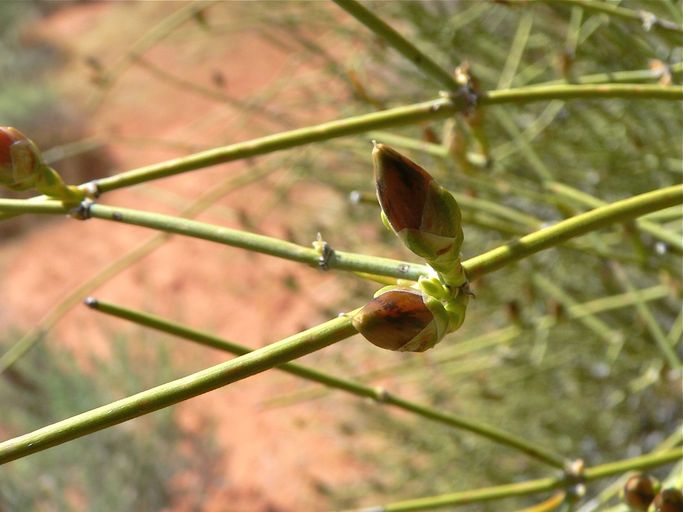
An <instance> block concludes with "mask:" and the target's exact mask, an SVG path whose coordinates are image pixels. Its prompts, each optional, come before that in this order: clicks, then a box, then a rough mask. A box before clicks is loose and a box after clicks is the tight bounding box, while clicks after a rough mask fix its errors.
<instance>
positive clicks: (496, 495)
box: [365, 448, 683, 512]
mask: <svg viewBox="0 0 683 512" xmlns="http://www.w3.org/2000/svg"><path fill="white" fill-rule="evenodd" d="M682 458H683V449H681V448H675V449H672V450H667V451H664V452H657V453H653V454H649V455H642V456H640V457H634V458H632V459H625V460H621V461H618V462H612V463H608V464H601V465H599V466H595V467H593V468H588V469H586V470H585V472H584V474H583V478H582V481H585V482H590V481H593V480H600V479H602V478H607V477H610V476H612V475H618V474H620V473H624V472H626V471H637V470H641V471H642V470H646V469H650V468H655V467H659V466H663V465H665V464H671V463H673V462H676V461H678V460H681V459H682ZM571 484H572V481H571V480H568V479H567V477H565V476H562V477H557V478H541V479H538V480H529V481H527V482H520V483H515V484H508V485H499V486H496V487H484V488H481V489H476V490H473V491H464V492H454V493H450V494H442V495H440V496H430V497H428V498H419V499H414V500H406V501H399V502H395V503H390V504H388V505H383V506H378V507H374V508H372V509H365V510H377V512H409V511H415V510H432V509H436V508H442V507H453V506H458V505H468V504H471V503H481V502H484V501H492V500H498V499H503V498H513V497H515V496H528V495H531V494H539V493H542V492H547V491H551V490H553V489H557V488H560V487H564V486H567V485H571Z"/></svg>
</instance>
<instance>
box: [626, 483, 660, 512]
mask: <svg viewBox="0 0 683 512" xmlns="http://www.w3.org/2000/svg"><path fill="white" fill-rule="evenodd" d="M655 494H657V492H656V491H655V484H654V481H653V480H652V478H650V477H649V476H648V475H633V476H632V477H631V478H629V479H628V480H627V481H626V483H625V484H624V501H625V502H626V504H627V505H628V506H629V507H631V508H632V509H634V510H637V511H642V512H646V511H647V509H648V507H649V506H650V503H652V500H654V498H655Z"/></svg>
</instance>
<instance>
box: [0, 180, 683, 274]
mask: <svg viewBox="0 0 683 512" xmlns="http://www.w3.org/2000/svg"><path fill="white" fill-rule="evenodd" d="M682 202H683V185H674V186H672V187H667V188H662V189H659V190H655V191H652V192H646V193H644V194H640V195H637V196H634V197H631V198H628V199H624V200H621V201H617V202H615V203H611V204H608V205H606V206H601V207H600V208H596V209H594V210H591V211H589V212H586V213H582V214H580V215H576V216H574V217H571V218H569V219H566V220H563V221H561V222H558V223H557V224H555V225H554V226H552V227H549V228H545V229H541V230H539V231H536V232H534V233H531V234H529V235H526V236H524V237H522V238H520V239H519V240H516V241H514V242H511V243H509V244H506V245H503V246H500V247H497V248H496V249H493V250H491V251H488V252H485V253H484V254H480V255H479V256H475V257H474V258H470V259H469V260H467V261H465V262H463V267H464V268H465V271H466V272H467V274H468V276H469V277H470V279H473V278H476V277H478V276H480V275H483V274H487V273H489V272H493V271H495V270H498V269H500V268H501V267H504V266H505V265H509V264H510V263H512V262H515V261H517V260H520V259H523V258H526V257H528V256H531V255H532V254H535V253H537V252H539V251H542V250H545V249H548V248H550V247H553V246H555V245H559V244H561V243H563V242H566V241H567V240H569V239H571V238H574V237H577V236H581V235H584V234H586V233H589V232H591V231H594V230H596V229H599V228H602V227H605V226H608V225H610V224H612V223H615V222H624V221H627V220H631V219H633V218H634V217H638V216H640V215H644V214H646V213H650V212H653V211H656V210H661V209H663V208H668V207H670V206H674V205H677V204H681V203H682ZM0 211H9V212H22V213H42V214H49V213H52V214H56V213H66V212H67V211H68V208H67V207H65V206H64V205H63V204H62V203H61V202H59V201H43V202H34V201H30V200H18V199H0ZM90 214H91V216H92V217H96V218H100V219H104V220H111V221H115V222H121V223H125V224H133V225H137V226H145V227H150V228H153V229H158V230H160V231H166V232H169V233H177V234H180V235H185V236H192V237H195V238H201V239H203V240H210V241H213V242H218V243H223V244H226V245H231V246H234V247H242V248H245V249H249V250H252V251H256V252H262V253H265V254H270V255H272V256H278V257H281V258H285V259H289V260H294V261H299V262H302V263H307V264H309V265H313V266H316V265H318V264H319V258H320V254H319V253H318V251H316V250H315V249H312V248H308V247H303V246H301V245H297V244H293V243H291V242H286V241H284V240H279V239H277V238H271V237H267V236H263V235H256V234H253V233H247V232H244V231H239V230H235V229H229V228H224V227H221V226H214V225H211V224H206V223H203V222H197V221H192V220H187V219H181V218H178V217H173V216H169V215H161V214H158V213H148V212H141V211H138V210H131V209H128V208H118V207H110V206H104V205H100V204H94V205H92V206H91V207H90ZM329 267H330V268H337V269H340V270H351V271H356V272H364V273H369V274H377V275H383V276H390V277H396V278H400V279H411V280H417V279H418V278H419V277H420V276H421V275H426V274H427V268H426V267H425V266H424V265H419V264H415V263H408V262H402V261H398V260H392V259H388V258H379V257H376V256H366V255H363V254H354V253H347V252H342V251H335V252H334V255H333V257H332V258H331V259H330V260H329Z"/></svg>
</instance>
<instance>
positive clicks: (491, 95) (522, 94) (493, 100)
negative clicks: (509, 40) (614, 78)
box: [479, 84, 683, 105]
mask: <svg viewBox="0 0 683 512" xmlns="http://www.w3.org/2000/svg"><path fill="white" fill-rule="evenodd" d="M604 98H631V99H653V100H654V99H658V100H670V101H676V100H681V99H683V87H681V86H678V85H656V84H557V85H534V86H528V87H518V88H515V89H507V90H502V91H489V92H486V93H483V94H482V96H481V97H480V98H479V104H480V105H500V104H502V103H530V102H534V101H546V100H557V99H561V100H569V99H604Z"/></svg>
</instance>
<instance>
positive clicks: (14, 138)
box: [0, 126, 43, 190]
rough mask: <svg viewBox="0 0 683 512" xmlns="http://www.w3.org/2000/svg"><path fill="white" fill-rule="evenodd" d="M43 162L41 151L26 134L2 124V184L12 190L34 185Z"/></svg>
mask: <svg viewBox="0 0 683 512" xmlns="http://www.w3.org/2000/svg"><path fill="white" fill-rule="evenodd" d="M42 163H43V162H42V158H41V156H40V151H39V150H38V148H37V147H36V145H35V144H34V143H33V142H32V141H31V140H30V139H29V138H28V137H26V135H24V134H23V133H21V132H20V131H19V130H17V129H16V128H11V127H9V126H0V185H2V186H5V187H7V188H9V189H12V190H26V189H29V188H31V187H33V186H34V185H35V182H36V181H37V180H38V177H39V169H40V167H41V165H42Z"/></svg>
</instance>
